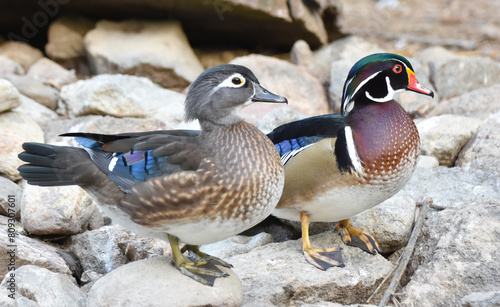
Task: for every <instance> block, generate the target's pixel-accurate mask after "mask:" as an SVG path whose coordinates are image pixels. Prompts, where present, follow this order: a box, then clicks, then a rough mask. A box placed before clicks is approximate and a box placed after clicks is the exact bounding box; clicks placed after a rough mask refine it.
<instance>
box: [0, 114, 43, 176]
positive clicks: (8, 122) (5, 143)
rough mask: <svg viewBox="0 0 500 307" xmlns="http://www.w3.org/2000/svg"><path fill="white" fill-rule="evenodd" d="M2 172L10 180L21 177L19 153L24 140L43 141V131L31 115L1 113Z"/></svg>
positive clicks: (0, 167) (0, 158)
mask: <svg viewBox="0 0 500 307" xmlns="http://www.w3.org/2000/svg"><path fill="white" fill-rule="evenodd" d="M0 131H1V132H0V148H3V150H2V151H1V152H0V161H2V163H1V164H0V174H3V176H5V177H7V178H8V179H10V180H13V181H16V180H19V179H21V176H20V175H19V172H18V171H17V168H18V167H19V165H21V164H22V161H21V160H19V158H18V157H17V155H18V154H19V153H20V152H21V151H22V147H21V145H22V144H23V143H24V142H43V140H44V138H43V131H42V129H41V128H40V126H39V125H38V124H37V123H36V122H35V121H34V120H33V119H32V118H31V117H30V116H29V115H26V114H23V113H19V112H5V113H1V114H0Z"/></svg>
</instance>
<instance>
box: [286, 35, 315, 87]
mask: <svg viewBox="0 0 500 307" xmlns="http://www.w3.org/2000/svg"><path fill="white" fill-rule="evenodd" d="M312 61H313V53H312V51H311V47H309V45H308V44H307V42H306V41H304V40H301V39H299V40H298V41H296V42H295V43H294V44H293V46H292V49H291V50H290V62H292V63H293V64H295V65H298V66H303V67H306V68H309V65H311V64H312ZM309 73H311V74H312V75H315V74H314V72H313V71H310V72H309ZM320 81H321V80H320Z"/></svg>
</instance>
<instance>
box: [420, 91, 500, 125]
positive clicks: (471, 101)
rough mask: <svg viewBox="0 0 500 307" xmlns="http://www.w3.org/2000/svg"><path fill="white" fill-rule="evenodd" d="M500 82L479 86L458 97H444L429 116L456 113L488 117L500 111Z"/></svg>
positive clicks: (482, 117)
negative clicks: (483, 86)
mask: <svg viewBox="0 0 500 307" xmlns="http://www.w3.org/2000/svg"><path fill="white" fill-rule="evenodd" d="M499 96H500V84H495V85H492V86H489V87H485V88H479V89H476V90H473V91H470V92H467V93H465V94H463V95H460V96H458V97H454V98H450V99H445V100H443V101H440V102H439V104H438V105H437V106H436V107H435V108H434V109H433V110H432V111H431V112H430V113H429V116H437V115H443V114H456V115H463V116H469V117H475V118H481V119H488V118H489V117H490V116H491V115H492V114H494V113H496V112H499V111H500V99H498V97H499Z"/></svg>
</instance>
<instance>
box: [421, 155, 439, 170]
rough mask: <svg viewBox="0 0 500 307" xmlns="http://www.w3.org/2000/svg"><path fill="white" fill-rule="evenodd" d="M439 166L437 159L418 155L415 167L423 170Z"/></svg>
mask: <svg viewBox="0 0 500 307" xmlns="http://www.w3.org/2000/svg"><path fill="white" fill-rule="evenodd" d="M438 166H439V161H438V159H436V158H434V157H432V156H426V155H420V158H419V159H418V163H417V167H423V168H435V167H438Z"/></svg>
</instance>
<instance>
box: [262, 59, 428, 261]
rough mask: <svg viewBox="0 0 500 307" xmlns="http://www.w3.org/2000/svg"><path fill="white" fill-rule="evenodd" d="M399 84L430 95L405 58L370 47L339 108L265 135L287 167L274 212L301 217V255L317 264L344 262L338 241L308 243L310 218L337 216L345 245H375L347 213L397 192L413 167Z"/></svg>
mask: <svg viewBox="0 0 500 307" xmlns="http://www.w3.org/2000/svg"><path fill="white" fill-rule="evenodd" d="M403 90H409V91H414V92H417V93H420V94H424V95H429V96H431V97H433V96H434V93H433V92H432V91H430V90H428V89H426V88H424V87H423V86H422V85H420V83H419V82H418V81H417V79H416V78H415V73H414V72H413V68H412V66H411V64H410V63H409V62H408V60H407V59H405V58H404V57H402V56H400V55H396V54H390V53H382V54H373V55H370V56H367V57H365V58H363V59H361V60H360V61H358V62H357V63H356V64H355V65H354V67H353V68H352V69H351V71H350V72H349V75H348V76H347V81H346V82H345V84H344V90H343V97H342V110H341V114H328V115H322V116H316V117H311V118H307V119H304V120H299V121H296V122H292V123H288V124H285V125H282V126H280V127H278V128H276V129H275V130H274V131H273V132H271V133H270V134H269V135H268V136H269V138H271V140H272V141H273V142H274V143H275V146H276V148H277V149H278V151H279V152H280V155H281V159H282V162H283V164H284V166H285V188H284V190H283V195H282V197H281V200H280V202H279V204H278V206H277V208H276V209H275V210H274V212H273V215H275V216H277V217H279V218H284V219H288V220H294V221H300V222H301V225H302V243H303V252H304V255H305V257H306V259H307V261H308V262H310V263H311V264H312V265H314V266H316V267H317V268H319V269H322V270H326V269H327V268H329V267H331V266H343V263H342V257H341V252H340V249H338V248H328V249H313V248H311V243H310V241H309V223H310V222H311V221H317V222H333V221H340V222H339V223H338V225H337V227H336V230H339V229H340V230H341V235H342V239H343V241H344V242H345V243H346V244H350V245H356V246H359V247H361V248H362V249H364V250H366V251H368V252H371V253H376V251H379V252H380V248H379V247H378V244H377V243H376V241H375V239H374V238H373V237H372V236H371V235H370V234H369V233H367V232H365V231H363V230H361V229H358V228H355V227H353V226H352V225H351V222H350V220H349V218H350V217H352V216H354V215H356V214H358V213H360V212H362V211H364V210H366V209H369V208H371V207H373V206H375V205H378V204H380V203H381V202H383V201H384V200H386V199H388V198H389V197H391V196H392V195H394V194H396V193H397V192H398V191H399V190H400V189H401V188H402V187H403V186H404V185H405V184H406V183H407V182H408V180H409V179H410V177H411V176H412V174H413V171H414V170H415V166H416V164H417V159H418V157H419V155H420V138H419V135H418V131H417V128H416V127H415V124H414V123H413V121H412V119H411V117H410V116H409V115H408V114H407V113H406V112H405V110H404V109H403V108H402V107H401V106H400V105H399V104H398V103H397V102H396V101H395V100H394V99H393V97H394V94H395V93H397V92H400V91H403Z"/></svg>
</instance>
